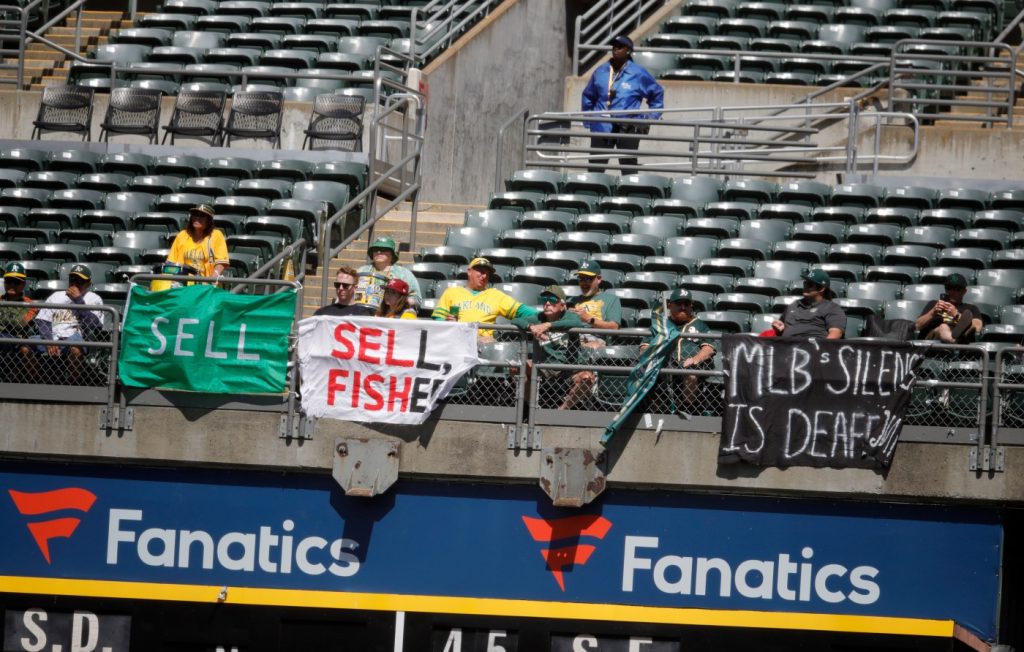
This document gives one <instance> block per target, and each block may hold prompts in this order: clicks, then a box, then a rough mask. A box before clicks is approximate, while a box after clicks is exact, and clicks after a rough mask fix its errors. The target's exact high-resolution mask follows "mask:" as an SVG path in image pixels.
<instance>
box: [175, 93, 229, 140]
mask: <svg viewBox="0 0 1024 652" xmlns="http://www.w3.org/2000/svg"><path fill="white" fill-rule="evenodd" d="M226 97H227V94H226V93H224V92H223V91H181V92H179V93H178V99H177V100H175V102H174V113H172V114H171V121H170V123H169V124H168V125H167V126H166V127H164V139H163V141H162V143H166V142H167V137H168V136H170V137H171V145H174V140H175V138H176V137H178V136H180V137H182V138H191V139H193V140H198V141H201V142H208V143H209V144H210V146H211V147H218V146H219V145H220V144H221V142H222V141H223V140H224V135H223V133H221V130H222V128H223V126H224V103H225V99H226Z"/></svg>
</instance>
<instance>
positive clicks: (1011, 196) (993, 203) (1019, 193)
mask: <svg viewBox="0 0 1024 652" xmlns="http://www.w3.org/2000/svg"><path fill="white" fill-rule="evenodd" d="M2 161H3V157H2V156H0V162H2ZM988 207H989V208H991V209H993V210H1001V209H1010V210H1016V211H1024V188H1016V189H1013V190H998V191H996V192H993V193H992V198H991V199H990V200H989V203H988Z"/></svg>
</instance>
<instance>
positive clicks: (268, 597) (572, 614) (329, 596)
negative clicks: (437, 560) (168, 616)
mask: <svg viewBox="0 0 1024 652" xmlns="http://www.w3.org/2000/svg"><path fill="white" fill-rule="evenodd" d="M0 591H2V592H5V593H36V594H47V595H69V596H78V597H89V598H132V599H143V600H171V601H178V602H221V601H222V602H223V603H224V604H245V605H260V606H278V607H317V608H326V609H363V610H368V611H411V612H420V613H445V614H463V615H473V616H506V617H525V618H549V619H565V620H599V621H610V622H632V623H651V624H659V625H707V626H714V627H755V628H772V629H793V630H813V631H828V632H850V633H856V634H901V635H910V636H937V637H943V638H950V637H952V636H953V621H951V620H928V619H923V618H894V617H886V616H849V615H831V614H807V613H784V612H768V611H737V610H724V609H680V608H671V607H637V606H631V605H617V604H593V603H582V602H544V601H540V600H506V599H498V598H464V597H444V596H428V595H398V594H389V593H345V592H338V591H306V590H299V589H260V588H245V587H228V588H227V590H226V596H225V597H224V599H223V600H222V598H221V591H222V588H221V587H219V586H202V585H192V584H155V583H154V584H151V583H146V582H112V581H101V580H72V579H53V578H40V577H9V576H8V577H3V576H0Z"/></svg>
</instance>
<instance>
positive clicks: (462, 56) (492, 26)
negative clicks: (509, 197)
mask: <svg viewBox="0 0 1024 652" xmlns="http://www.w3.org/2000/svg"><path fill="white" fill-rule="evenodd" d="M565 38H566V37H565V6H564V3H562V2H554V1H552V0H509V1H508V2H506V3H504V4H502V5H501V6H500V7H499V8H498V9H497V10H496V11H495V13H494V14H492V15H491V16H490V17H488V19H487V20H485V21H484V22H482V23H481V24H480V25H478V26H477V27H475V28H474V29H473V33H472V34H470V35H469V38H464V39H463V44H462V45H461V46H460V47H457V48H454V49H451V50H449V51H448V52H446V53H445V54H444V55H443V56H442V57H441V58H439V59H438V60H437V61H435V62H433V63H432V64H431V65H430V66H429V67H428V68H427V69H426V72H427V74H428V78H427V80H428V83H429V84H430V105H429V112H430V113H429V122H428V124H427V131H426V144H425V152H424V157H423V182H424V190H423V194H422V195H421V196H422V197H423V198H425V199H428V200H433V201H443V202H453V203H470V204H479V203H483V202H485V201H486V200H487V194H488V192H489V191H490V190H491V188H492V187H493V185H494V136H495V134H496V133H497V131H498V128H499V126H500V125H501V124H502V123H503V122H504V121H505V120H507V119H508V118H509V117H510V116H512V115H513V114H514V113H515V112H516V111H518V110H520V109H527V110H530V111H532V112H540V111H546V110H550V109H552V108H554V107H557V106H559V104H560V102H561V98H562V95H563V92H564V88H565V77H566V75H567V74H568V72H569V63H570V62H569V59H568V56H567V54H566V46H565Z"/></svg>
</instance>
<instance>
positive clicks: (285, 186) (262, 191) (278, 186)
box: [223, 179, 293, 201]
mask: <svg viewBox="0 0 1024 652" xmlns="http://www.w3.org/2000/svg"><path fill="white" fill-rule="evenodd" d="M292 185H293V184H292V182H291V181H285V180H283V179H243V180H241V181H239V182H238V184H237V185H236V186H234V188H233V192H225V193H223V194H225V195H228V194H231V195H233V196H235V197H261V198H263V199H266V200H267V201H274V200H275V199H289V198H290V197H291V196H292Z"/></svg>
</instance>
